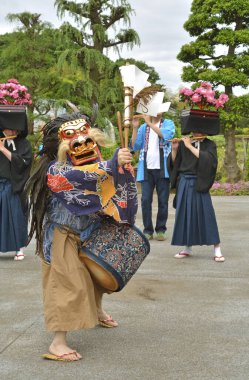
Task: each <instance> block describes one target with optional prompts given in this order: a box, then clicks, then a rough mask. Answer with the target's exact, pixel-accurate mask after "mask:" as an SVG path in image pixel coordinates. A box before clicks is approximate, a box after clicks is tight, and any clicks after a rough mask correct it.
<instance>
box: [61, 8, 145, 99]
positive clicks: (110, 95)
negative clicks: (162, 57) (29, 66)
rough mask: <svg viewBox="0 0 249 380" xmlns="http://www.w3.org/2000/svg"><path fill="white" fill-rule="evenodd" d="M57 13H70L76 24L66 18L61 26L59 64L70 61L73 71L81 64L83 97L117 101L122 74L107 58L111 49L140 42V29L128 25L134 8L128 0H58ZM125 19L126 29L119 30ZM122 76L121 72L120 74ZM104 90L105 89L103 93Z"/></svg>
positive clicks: (116, 49) (62, 64) (79, 84)
mask: <svg viewBox="0 0 249 380" xmlns="http://www.w3.org/2000/svg"><path fill="white" fill-rule="evenodd" d="M55 5H56V6H57V10H58V15H59V16H60V17H62V16H64V15H65V14H66V13H68V14H69V15H70V16H71V17H73V19H74V21H75V22H76V24H77V26H78V27H79V28H78V27H75V26H73V25H71V24H70V23H68V22H66V23H64V24H63V25H62V26H61V31H62V35H63V41H64V46H65V49H64V51H63V52H62V53H61V56H60V59H59V67H60V68H63V67H64V65H65V64H66V65H67V64H68V63H70V66H71V69H72V72H75V71H76V70H77V69H78V68H79V67H80V69H81V71H82V78H81V80H80V81H79V83H78V85H77V84H76V86H77V87H79V86H81V88H82V89H83V91H82V101H83V102H84V98H85V102H88V101H89V99H90V104H91V105H92V104H94V103H99V100H100V99H103V98H105V99H106V100H107V101H108V102H110V103H115V102H116V101H117V98H118V95H119V94H118V93H119V91H118V86H119V78H117V75H116V73H117V70H116V66H115V64H114V63H113V62H112V61H111V60H110V59H109V58H108V56H107V54H108V51H109V50H110V49H114V51H115V52H119V51H120V49H122V47H123V46H126V47H128V48H132V47H133V46H134V45H135V44H139V37H138V35H137V33H136V32H135V31H134V30H133V29H130V28H129V25H130V15H131V14H132V13H133V10H132V8H131V6H130V5H129V3H128V2H127V1H126V0H118V1H115V4H114V2H113V1H110V0H87V1H82V2H80V3H75V2H74V1H66V0H56V1H55ZM120 22H123V24H124V26H125V27H128V28H127V29H120V30H119V31H118V32H116V26H117V24H119V23H120ZM119 77H120V75H119ZM103 91H105V92H106V93H105V94H103Z"/></svg>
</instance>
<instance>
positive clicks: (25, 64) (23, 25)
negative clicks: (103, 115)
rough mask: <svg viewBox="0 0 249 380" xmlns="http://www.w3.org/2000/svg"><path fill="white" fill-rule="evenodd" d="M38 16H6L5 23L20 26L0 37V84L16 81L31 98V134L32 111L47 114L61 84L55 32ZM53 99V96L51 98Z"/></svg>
mask: <svg viewBox="0 0 249 380" xmlns="http://www.w3.org/2000/svg"><path fill="white" fill-rule="evenodd" d="M40 16H41V15H40V14H36V13H33V14H32V13H29V12H23V13H19V14H9V15H8V16H7V18H8V20H9V21H11V22H15V23H18V25H20V26H19V27H18V29H17V30H16V31H14V32H13V33H6V34H5V35H2V36H0V46H1V49H0V65H1V72H0V81H1V82H6V81H7V80H8V79H9V78H16V79H17V80H18V81H19V82H20V83H21V84H23V85H25V86H27V87H28V90H29V92H30V94H31V97H32V101H33V103H32V105H31V106H30V107H29V109H30V115H31V117H30V120H31V123H30V126H29V127H30V128H29V129H30V133H32V132H33V123H32V119H33V112H34V110H35V111H36V112H37V113H38V114H46V113H47V112H48V111H49V109H50V107H51V104H50V103H49V101H48V102H47V103H46V102H45V101H44V100H45V99H49V98H51V96H52V94H53V95H54V94H55V93H56V91H57V89H58V86H59V84H60V83H61V81H60V78H59V76H58V73H57V71H56V69H55V66H56V63H57V56H56V54H55V51H56V48H57V46H58V38H57V35H58V32H56V30H54V29H52V27H51V25H50V24H49V23H45V22H42V21H41V20H40ZM52 99H54V96H53V97H52Z"/></svg>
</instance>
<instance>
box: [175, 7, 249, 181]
mask: <svg viewBox="0 0 249 380" xmlns="http://www.w3.org/2000/svg"><path fill="white" fill-rule="evenodd" d="M248 27H249V0H226V1H224V0H193V2H192V7H191V14H190V16H189V18H188V20H187V21H186V22H185V24H184V28H185V29H186V31H188V32H189V34H190V36H191V37H194V39H193V40H192V41H191V42H190V43H189V44H186V45H184V46H182V48H181V51H180V53H179V54H178V59H179V60H181V61H183V62H184V63H187V64H188V65H187V66H185V67H184V68H183V75H182V79H183V80H184V81H187V82H195V81H198V80H205V81H209V82H211V83H212V84H213V85H214V86H215V87H217V86H219V85H223V86H224V88H225V93H226V94H227V95H228V96H229V98H230V102H229V103H227V106H226V108H225V111H223V112H222V113H221V118H222V121H223V125H224V136H225V141H226V152H225V161H224V168H225V170H226V172H227V177H228V181H231V182H235V181H237V180H238V179H239V178H240V170H239V167H238V164H237V159H236V147H235V131H236V125H237V122H238V121H239V120H240V119H241V117H243V116H245V115H246V114H247V115H248V111H247V110H248V106H249V95H248V94H247V95H243V96H238V97H236V96H234V95H233V92H234V89H235V88H236V87H237V86H241V87H242V88H245V89H246V88H248V85H249V77H248V76H249V54H248V46H249V29H248Z"/></svg>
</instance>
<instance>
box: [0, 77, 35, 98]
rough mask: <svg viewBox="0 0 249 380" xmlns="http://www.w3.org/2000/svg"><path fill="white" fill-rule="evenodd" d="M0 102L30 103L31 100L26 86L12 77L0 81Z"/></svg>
mask: <svg viewBox="0 0 249 380" xmlns="http://www.w3.org/2000/svg"><path fill="white" fill-rule="evenodd" d="M0 104H32V100H31V97H30V94H29V93H28V89H27V87H26V86H22V85H21V84H19V82H18V81H17V80H16V79H14V78H12V79H9V80H8V82H7V83H0Z"/></svg>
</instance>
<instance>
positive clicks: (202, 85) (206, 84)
mask: <svg viewBox="0 0 249 380" xmlns="http://www.w3.org/2000/svg"><path fill="white" fill-rule="evenodd" d="M201 87H206V88H208V89H211V88H212V85H211V84H210V83H208V82H201Z"/></svg>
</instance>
